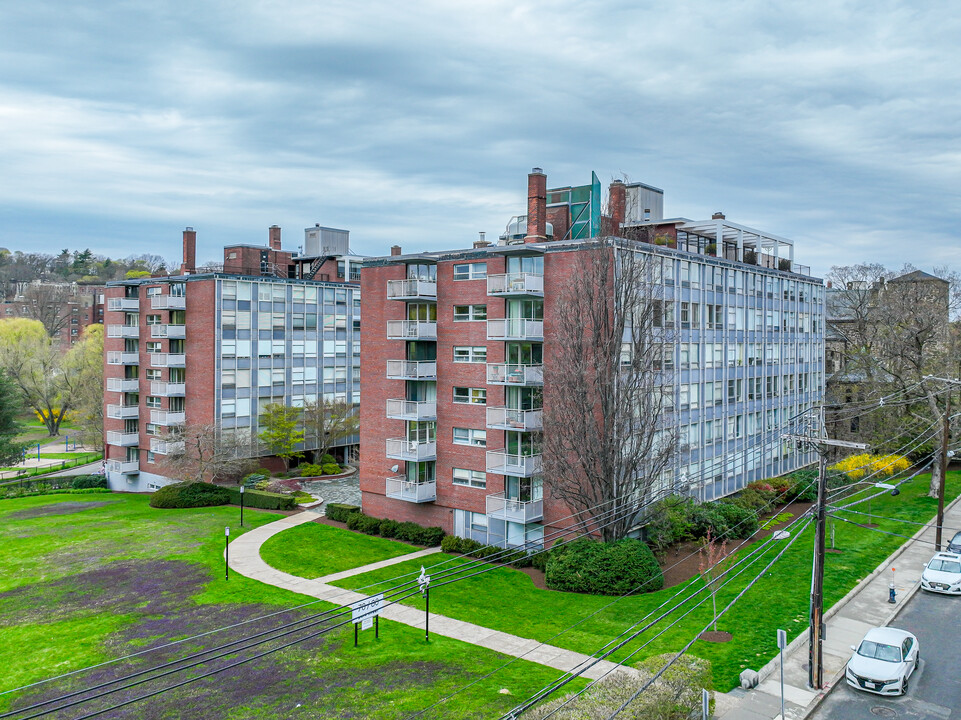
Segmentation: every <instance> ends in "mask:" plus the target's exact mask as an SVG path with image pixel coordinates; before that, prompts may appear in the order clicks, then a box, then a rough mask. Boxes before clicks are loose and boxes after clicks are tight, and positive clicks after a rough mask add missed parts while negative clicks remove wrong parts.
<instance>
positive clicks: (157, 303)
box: [150, 295, 187, 310]
mask: <svg viewBox="0 0 961 720" xmlns="http://www.w3.org/2000/svg"><path fill="white" fill-rule="evenodd" d="M186 307H187V298H185V297H184V296H182V295H154V296H153V297H152V298H150V308H151V309H152V310H184V309H186Z"/></svg>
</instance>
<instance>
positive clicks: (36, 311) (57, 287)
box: [0, 280, 104, 351]
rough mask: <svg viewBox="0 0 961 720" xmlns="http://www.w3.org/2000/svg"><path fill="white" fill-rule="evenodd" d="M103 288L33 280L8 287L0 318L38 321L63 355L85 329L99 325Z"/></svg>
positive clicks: (100, 286) (0, 308) (101, 314)
mask: <svg viewBox="0 0 961 720" xmlns="http://www.w3.org/2000/svg"><path fill="white" fill-rule="evenodd" d="M103 312H104V286H103V285H80V284H78V283H67V282H53V281H49V280H34V281H33V282H29V283H26V282H18V283H11V284H10V288H9V289H8V294H7V297H6V298H5V299H4V301H3V302H2V303H0V317H3V318H13V317H23V318H30V319H32V320H40V321H41V322H42V323H43V324H44V325H45V326H46V327H47V329H48V332H50V331H52V332H53V335H54V337H55V338H56V339H57V340H58V342H59V343H60V347H61V348H62V349H63V350H64V351H66V350H69V349H70V346H71V345H73V344H74V343H76V342H77V341H78V340H79V339H80V337H81V336H82V335H83V331H84V329H85V328H86V327H87V326H89V325H97V324H102V323H103Z"/></svg>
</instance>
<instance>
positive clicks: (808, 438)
mask: <svg viewBox="0 0 961 720" xmlns="http://www.w3.org/2000/svg"><path fill="white" fill-rule="evenodd" d="M820 425H821V426H820V428H819V429H818V435H817V436H814V435H785V436H784V437H785V439H787V440H796V441H798V442H804V443H808V444H810V445H814V446H815V447H817V449H818V455H819V456H820V457H819V459H818V505H817V508H818V514H817V524H816V526H815V527H816V529H815V534H814V567H813V569H812V571H811V620H810V623H811V633H810V635H811V637H810V644H809V646H808V685H810V686H811V688H813V689H815V690H820V689H822V687H823V685H824V682H823V678H824V656H823V646H824V535H825V525H826V522H825V520H826V517H827V499H828V481H827V464H828V460H827V449H828V448H829V447H843V448H852V449H855V450H867V447H868V446H867V445H865V444H864V443H852V442H845V441H844V440H828V439H827V438H826V437H823V436H824V435H825V429H824V406H823V405H822V406H821V413H820Z"/></svg>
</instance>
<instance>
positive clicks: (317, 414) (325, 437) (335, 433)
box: [303, 396, 360, 462]
mask: <svg viewBox="0 0 961 720" xmlns="http://www.w3.org/2000/svg"><path fill="white" fill-rule="evenodd" d="M303 424H304V434H305V436H306V444H307V446H308V447H314V448H315V450H314V462H317V460H318V459H319V458H320V457H321V456H323V455H325V454H327V453H328V452H330V449H331V447H333V446H334V445H336V444H338V443H339V442H340V441H341V440H346V439H347V438H349V437H350V436H351V435H355V434H357V432H358V430H359V428H360V415H359V414H358V413H357V407H356V406H354V405H351V404H350V403H347V402H344V401H343V400H326V399H324V397H323V396H319V397H318V398H317V400H316V401H314V402H312V403H307V404H306V405H305V406H304V415H303Z"/></svg>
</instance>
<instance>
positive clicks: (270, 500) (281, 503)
mask: <svg viewBox="0 0 961 720" xmlns="http://www.w3.org/2000/svg"><path fill="white" fill-rule="evenodd" d="M224 489H225V490H226V491H227V492H228V493H230V502H231V504H233V505H240V488H236V487H229V488H224ZM244 507H249V508H257V509H258V510H294V509H295V508H296V507H297V498H296V497H294V496H293V495H282V494H281V493H272V492H265V491H263V490H244Z"/></svg>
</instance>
